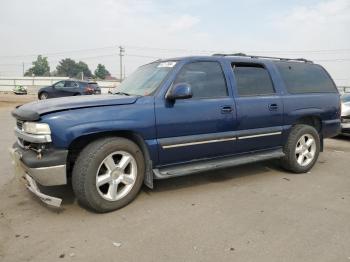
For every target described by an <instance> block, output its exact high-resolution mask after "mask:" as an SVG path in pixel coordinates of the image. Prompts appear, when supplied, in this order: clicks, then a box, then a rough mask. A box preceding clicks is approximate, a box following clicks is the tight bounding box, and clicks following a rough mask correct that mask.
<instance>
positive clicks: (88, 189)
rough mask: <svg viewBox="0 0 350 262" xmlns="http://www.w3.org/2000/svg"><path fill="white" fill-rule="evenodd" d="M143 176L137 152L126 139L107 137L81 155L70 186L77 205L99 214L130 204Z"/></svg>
mask: <svg viewBox="0 0 350 262" xmlns="http://www.w3.org/2000/svg"><path fill="white" fill-rule="evenodd" d="M128 159H129V162H128ZM122 160H123V161H122ZM122 162H123V163H122ZM125 163H128V164H125ZM124 166H125V167H124ZM113 170H114V171H113ZM108 174H109V176H108ZM144 176H145V160H144V157H143V154H142V151H141V149H140V148H139V147H138V146H137V145H136V144H135V143H134V142H132V141H130V140H128V139H125V138H121V137H108V138H103V139H99V140H96V141H94V142H91V143H90V144H88V145H87V146H86V147H85V148H84V149H83V150H82V151H81V153H80V154H79V156H78V158H77V160H76V162H75V165H74V168H73V173H72V186H73V191H74V193H75V196H76V197H77V199H78V202H79V203H80V204H82V205H83V206H85V207H87V208H89V209H91V210H94V211H96V212H99V213H103V212H109V211H113V210H117V209H119V208H122V207H124V206H125V205H127V204H129V203H130V202H131V201H132V200H134V199H135V197H136V196H137V194H138V193H139V191H140V189H141V186H142V184H143V179H144ZM106 181H108V182H106ZM118 181H119V183H118ZM98 183H99V184H98ZM117 183H118V184H117Z"/></svg>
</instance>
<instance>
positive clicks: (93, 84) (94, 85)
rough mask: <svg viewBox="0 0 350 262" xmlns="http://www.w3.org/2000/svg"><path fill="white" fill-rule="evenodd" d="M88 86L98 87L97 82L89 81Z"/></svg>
mask: <svg viewBox="0 0 350 262" xmlns="http://www.w3.org/2000/svg"><path fill="white" fill-rule="evenodd" d="M89 86H91V87H93V88H98V87H99V86H98V84H97V83H89Z"/></svg>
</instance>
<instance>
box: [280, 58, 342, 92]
mask: <svg viewBox="0 0 350 262" xmlns="http://www.w3.org/2000/svg"><path fill="white" fill-rule="evenodd" d="M276 66H277V68H278V70H279V72H280V73H281V75H282V78H283V80H284V82H285V84H286V87H287V90H288V92H289V93H291V94H300V93H333V92H337V91H336V87H335V86H334V83H333V81H332V80H331V78H330V77H329V75H328V74H327V72H326V71H325V70H324V69H323V68H322V67H321V66H319V65H315V64H310V63H296V62H276Z"/></svg>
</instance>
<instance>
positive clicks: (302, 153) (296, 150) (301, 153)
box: [282, 125, 320, 173]
mask: <svg viewBox="0 0 350 262" xmlns="http://www.w3.org/2000/svg"><path fill="white" fill-rule="evenodd" d="M283 151H284V153H285V156H284V157H283V158H282V166H283V167H284V168H285V169H287V170H289V171H292V172H294V173H305V172H308V171H309V170H310V169H311V168H312V167H313V166H314V164H315V163H316V161H317V158H318V155H319V152H320V137H319V135H318V132H317V130H316V129H315V128H314V127H312V126H309V125H296V126H294V127H293V129H292V130H291V132H290V134H289V137H288V141H287V143H286V144H285V146H284V148H283Z"/></svg>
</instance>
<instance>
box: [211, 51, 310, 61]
mask: <svg viewBox="0 0 350 262" xmlns="http://www.w3.org/2000/svg"><path fill="white" fill-rule="evenodd" d="M213 56H241V57H249V58H256V59H272V60H280V61H297V62H304V63H313V62H312V61H311V60H307V59H305V58H284V57H273V56H258V55H246V54H242V53H239V54H213Z"/></svg>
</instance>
